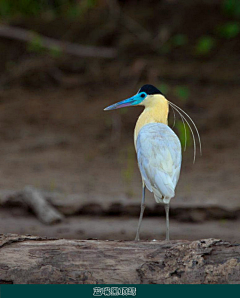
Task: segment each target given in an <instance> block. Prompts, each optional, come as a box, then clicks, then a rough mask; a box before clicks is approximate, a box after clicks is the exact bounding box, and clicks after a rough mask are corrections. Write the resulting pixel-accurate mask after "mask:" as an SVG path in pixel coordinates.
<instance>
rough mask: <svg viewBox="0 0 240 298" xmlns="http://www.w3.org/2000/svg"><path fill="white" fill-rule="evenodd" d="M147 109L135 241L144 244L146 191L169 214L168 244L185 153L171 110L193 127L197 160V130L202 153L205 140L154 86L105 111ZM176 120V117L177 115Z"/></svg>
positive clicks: (139, 148) (141, 130) (138, 136)
mask: <svg viewBox="0 0 240 298" xmlns="http://www.w3.org/2000/svg"><path fill="white" fill-rule="evenodd" d="M137 105H141V106H144V107H145V109H144V111H143V112H142V113H141V115H140V116H139V118H138V120H137V123H136V126H135V130H134V145H135V149H136V153H137V160H138V166H139V170H140V173H141V177H142V202H141V212H140V217H139V222H138V227H137V234H136V238H135V240H140V238H139V233H140V228H141V223H142V218H143V213H144V209H145V189H146V187H147V189H148V190H149V191H150V192H153V195H154V198H155V200H156V202H157V203H162V204H164V207H165V212H166V240H169V204H170V201H171V198H173V197H174V196H175V188H176V185H177V182H178V179H179V175H180V169H181V162H182V152H181V151H182V150H181V143H180V140H179V138H178V137H177V135H176V134H175V133H174V131H173V130H172V129H171V128H170V127H169V126H168V114H169V106H171V107H172V109H173V112H174V110H175V111H176V112H177V113H178V114H179V115H180V117H181V119H182V122H183V125H184V129H185V148H186V127H185V124H187V125H188V126H189V129H190V131H191V134H192V137H193V145H194V158H193V161H195V156H196V141H195V137H194V133H193V129H192V127H191V125H190V124H189V122H190V123H191V124H192V125H193V127H194V129H195V130H196V133H197V136H198V141H199V146H200V153H201V140H200V136H199V132H198V130H197V127H196V125H195V123H194V122H193V120H192V118H190V116H189V115H188V114H187V113H186V112H184V111H183V110H182V109H181V108H179V107H178V106H177V105H175V104H174V103H172V102H170V101H168V100H167V99H166V98H165V96H164V95H163V94H162V92H161V91H160V90H158V89H157V88H156V87H154V86H152V85H149V84H147V85H144V86H142V87H141V88H140V89H139V90H138V92H137V94H136V95H134V96H133V97H130V98H128V99H125V100H123V101H120V102H118V103H115V104H113V105H111V106H109V107H107V108H105V109H104V111H108V110H114V109H119V108H123V107H128V106H137ZM174 118H175V113H174Z"/></svg>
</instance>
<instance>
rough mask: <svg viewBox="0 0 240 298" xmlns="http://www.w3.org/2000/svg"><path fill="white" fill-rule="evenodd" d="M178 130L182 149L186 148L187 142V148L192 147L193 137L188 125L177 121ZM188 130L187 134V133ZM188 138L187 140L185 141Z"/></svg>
mask: <svg viewBox="0 0 240 298" xmlns="http://www.w3.org/2000/svg"><path fill="white" fill-rule="evenodd" d="M176 128H177V131H178V137H179V140H180V142H181V145H182V148H184V147H185V142H186V147H189V146H191V145H192V136H191V131H190V129H189V127H188V126H187V124H186V123H185V125H184V124H183V122H182V120H177V121H176ZM185 129H186V133H185ZM185 137H186V140H185Z"/></svg>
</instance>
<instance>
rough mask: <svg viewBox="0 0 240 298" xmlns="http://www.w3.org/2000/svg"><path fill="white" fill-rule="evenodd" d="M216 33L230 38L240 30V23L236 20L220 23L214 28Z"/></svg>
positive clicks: (235, 35)
mask: <svg viewBox="0 0 240 298" xmlns="http://www.w3.org/2000/svg"><path fill="white" fill-rule="evenodd" d="M216 31H217V34H218V35H219V36H221V37H224V38H226V39H232V38H235V37H237V36H238V34H239V32H240V25H239V23H238V22H228V23H225V24H224V25H220V26H218V27H217V29H216Z"/></svg>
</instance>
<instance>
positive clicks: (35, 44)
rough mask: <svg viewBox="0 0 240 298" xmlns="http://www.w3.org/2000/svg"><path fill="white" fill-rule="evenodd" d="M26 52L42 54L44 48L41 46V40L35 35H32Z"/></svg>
mask: <svg viewBox="0 0 240 298" xmlns="http://www.w3.org/2000/svg"><path fill="white" fill-rule="evenodd" d="M27 50H28V51H29V52H34V53H41V52H43V50H44V47H43V44H42V39H41V37H40V36H39V35H38V34H37V33H34V37H33V38H32V40H31V41H30V42H29V43H28V45H27Z"/></svg>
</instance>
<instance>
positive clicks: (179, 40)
mask: <svg viewBox="0 0 240 298" xmlns="http://www.w3.org/2000/svg"><path fill="white" fill-rule="evenodd" d="M171 43H172V45H173V46H175V47H182V46H185V45H186V44H187V43H188V37H187V36H186V35H185V34H176V35H174V36H173V37H172V38H171Z"/></svg>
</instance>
